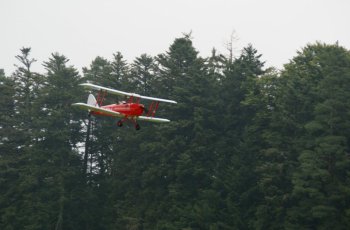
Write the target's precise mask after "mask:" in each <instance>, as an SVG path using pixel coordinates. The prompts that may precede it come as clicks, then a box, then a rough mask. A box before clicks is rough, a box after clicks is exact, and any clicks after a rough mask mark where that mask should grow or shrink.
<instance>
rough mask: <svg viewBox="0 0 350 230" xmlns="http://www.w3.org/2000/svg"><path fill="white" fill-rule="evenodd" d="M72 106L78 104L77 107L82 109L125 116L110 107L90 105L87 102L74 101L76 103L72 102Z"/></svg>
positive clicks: (114, 115)
mask: <svg viewBox="0 0 350 230" xmlns="http://www.w3.org/2000/svg"><path fill="white" fill-rule="evenodd" d="M72 106H76V107H79V108H81V109H85V110H89V111H94V112H101V113H104V114H108V115H110V116H113V117H124V115H123V114H121V113H118V112H115V111H112V110H109V109H104V108H101V107H96V106H93V105H88V104H85V103H74V104H72Z"/></svg>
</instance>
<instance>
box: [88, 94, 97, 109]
mask: <svg viewBox="0 0 350 230" xmlns="http://www.w3.org/2000/svg"><path fill="white" fill-rule="evenodd" d="M87 104H88V105H92V106H95V107H100V106H99V105H98V104H97V101H96V98H95V97H94V95H92V94H91V93H90V94H89V97H88V100H87Z"/></svg>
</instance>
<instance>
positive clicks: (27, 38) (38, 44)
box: [0, 0, 350, 75]
mask: <svg viewBox="0 0 350 230" xmlns="http://www.w3.org/2000/svg"><path fill="white" fill-rule="evenodd" d="M0 10H1V13H0V30H1V33H0V68H3V69H5V73H6V74H7V75H9V74H10V73H11V72H12V71H14V69H15V67H14V66H13V65H14V64H15V63H17V60H16V59H15V55H17V54H19V53H20V51H19V49H20V48H22V47H31V48H32V53H31V54H32V55H31V56H32V57H33V58H35V59H37V60H38V62H36V63H35V64H34V66H33V70H34V71H39V72H43V71H44V69H43V67H42V63H43V62H44V61H47V60H48V58H49V56H50V54H51V53H53V52H59V53H60V54H63V55H65V56H66V57H67V58H69V59H70V62H69V64H70V65H74V66H75V67H77V68H78V69H79V71H80V70H81V68H82V67H84V66H89V65H90V63H91V61H92V60H93V59H94V58H95V57H97V56H102V57H104V58H107V59H109V60H111V59H112V54H113V53H115V52H117V51H120V52H121V53H122V54H123V55H124V57H125V58H126V59H127V60H128V62H132V61H133V59H134V58H135V57H138V56H140V55H141V54H143V53H147V54H149V55H157V54H159V53H163V52H165V51H167V50H168V48H169V46H170V45H171V44H172V42H173V41H174V39H175V38H177V37H181V36H182V34H183V33H188V32H190V31H192V37H193V43H194V46H195V48H196V49H197V50H198V51H199V52H200V55H201V56H203V57H207V56H209V55H210V52H211V50H212V48H213V47H215V48H216V49H217V50H218V51H220V52H221V53H224V54H225V53H227V52H226V50H225V45H224V44H225V43H226V42H227V41H229V40H230V36H231V34H232V32H233V31H235V35H236V37H237V38H238V40H237V41H236V42H235V44H234V46H235V48H236V49H237V53H239V50H240V49H241V48H242V47H244V46H246V45H247V44H248V43H251V44H252V45H253V46H254V47H255V48H256V49H257V50H258V52H259V53H261V54H262V55H263V56H262V60H264V61H266V66H275V67H277V68H281V67H282V66H283V64H285V63H287V62H288V61H289V59H291V58H292V57H293V56H295V55H296V51H297V50H300V49H301V48H302V47H303V46H305V45H306V44H307V43H314V42H315V41H322V42H326V43H335V42H336V41H338V42H339V44H340V45H342V46H344V47H346V48H347V49H350V29H349V23H350V13H349V12H350V1H349V0H0Z"/></svg>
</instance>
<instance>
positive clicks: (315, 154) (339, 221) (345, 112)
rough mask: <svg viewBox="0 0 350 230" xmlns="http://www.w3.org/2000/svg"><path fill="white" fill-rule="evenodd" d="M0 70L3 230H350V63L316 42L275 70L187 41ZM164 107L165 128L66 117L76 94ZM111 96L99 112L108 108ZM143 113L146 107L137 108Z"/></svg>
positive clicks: (342, 53) (257, 57)
mask: <svg viewBox="0 0 350 230" xmlns="http://www.w3.org/2000/svg"><path fill="white" fill-rule="evenodd" d="M30 51H31V49H30V48H22V49H21V50H20V54H19V55H17V56H16V58H17V59H18V63H17V64H16V66H17V67H16V68H17V69H16V71H15V72H14V73H13V74H11V75H10V76H5V72H4V71H3V70H1V71H0V229H4V230H5V229H6V230H10V229H65V230H69V229H75V230H76V229H212V230H213V229H350V90H349V89H350V52H349V51H348V50H346V49H345V48H343V47H341V46H339V45H338V44H334V45H328V44H322V43H316V44H310V45H307V46H306V47H304V48H303V49H302V50H300V51H299V52H298V53H297V54H296V56H295V57H294V58H293V59H291V61H290V62H289V63H287V64H285V66H284V68H283V70H281V71H277V70H275V69H274V68H265V67H264V62H263V60H261V54H258V52H257V50H256V49H255V48H254V47H253V46H252V45H248V46H247V47H245V48H244V49H242V51H241V53H240V54H239V55H238V56H236V57H235V58H233V57H232V53H231V54H230V55H228V57H226V56H225V55H221V54H217V52H216V51H215V50H213V52H212V55H211V56H210V57H208V58H202V57H200V56H199V55H198V52H197V51H196V49H195V48H194V47H193V45H192V41H191V39H190V38H189V36H184V37H181V38H177V39H175V41H174V42H173V44H171V46H170V47H169V50H168V51H167V52H165V53H164V54H160V55H158V56H155V57H152V56H149V55H147V54H143V55H141V56H140V57H137V58H136V59H135V60H134V61H133V62H132V63H131V64H130V63H128V62H127V61H126V60H125V59H124V58H123V55H122V54H121V53H120V52H116V53H115V54H114V55H113V60H107V59H105V58H103V57H96V58H95V59H94V60H93V61H92V63H91V65H90V66H89V67H86V68H83V72H82V73H83V75H82V76H81V75H80V74H79V72H78V71H77V70H76V69H75V68H74V67H73V66H70V65H69V64H68V62H69V60H68V59H67V58H66V57H65V56H64V55H61V54H58V53H53V54H52V56H51V57H50V58H49V60H48V61H46V62H44V64H43V65H44V67H45V69H46V71H45V73H35V72H33V71H32V70H31V68H32V65H33V64H36V63H35V62H36V60H35V59H33V58H31V57H30ZM86 81H91V82H94V83H96V84H99V85H103V86H107V87H110V88H116V89H120V90H125V91H134V92H137V93H139V94H143V95H149V96H155V97H162V98H169V99H173V100H176V101H178V104H177V105H167V104H161V106H160V109H159V111H158V112H159V113H158V116H159V117H166V118H169V119H171V120H172V122H171V123H167V124H148V123H141V126H142V128H141V130H140V131H135V130H134V128H133V126H132V125H124V126H123V127H122V128H119V127H117V125H116V122H117V120H115V119H112V118H101V117H97V118H94V117H91V118H88V116H87V113H86V112H85V111H80V110H77V109H75V108H73V107H71V104H72V103H74V102H81V101H85V100H86V98H85V97H86V93H84V91H83V90H82V89H81V87H79V86H78V85H79V84H80V83H83V82H86ZM115 100H116V98H115V97H109V98H108V99H107V102H111V103H113V102H115ZM145 103H146V104H147V102H145Z"/></svg>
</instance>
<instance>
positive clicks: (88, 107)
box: [72, 103, 170, 123]
mask: <svg viewBox="0 0 350 230" xmlns="http://www.w3.org/2000/svg"><path fill="white" fill-rule="evenodd" d="M72 106H75V107H79V108H80V109H84V110H88V111H94V112H100V113H104V114H106V115H110V116H113V117H125V115H124V114H121V113H118V112H115V111H112V110H109V109H104V108H101V107H96V106H93V105H88V104H85V103H74V104H72ZM128 118H129V119H135V120H140V121H150V122H156V123H164V122H170V120H168V119H164V118H157V117H145V116H138V117H137V116H136V117H128Z"/></svg>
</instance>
